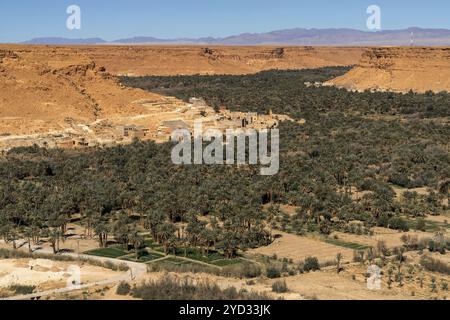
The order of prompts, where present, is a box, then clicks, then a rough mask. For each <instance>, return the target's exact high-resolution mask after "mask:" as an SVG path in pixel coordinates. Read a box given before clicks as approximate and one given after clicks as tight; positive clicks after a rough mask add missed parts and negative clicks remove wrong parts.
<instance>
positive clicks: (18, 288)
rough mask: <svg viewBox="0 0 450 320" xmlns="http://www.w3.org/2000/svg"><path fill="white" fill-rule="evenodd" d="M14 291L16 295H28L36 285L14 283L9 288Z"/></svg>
mask: <svg viewBox="0 0 450 320" xmlns="http://www.w3.org/2000/svg"><path fill="white" fill-rule="evenodd" d="M8 289H9V290H11V291H13V292H14V293H15V294H16V295H27V294H32V293H33V292H34V289H36V286H25V285H13V286H10V287H9V288H8Z"/></svg>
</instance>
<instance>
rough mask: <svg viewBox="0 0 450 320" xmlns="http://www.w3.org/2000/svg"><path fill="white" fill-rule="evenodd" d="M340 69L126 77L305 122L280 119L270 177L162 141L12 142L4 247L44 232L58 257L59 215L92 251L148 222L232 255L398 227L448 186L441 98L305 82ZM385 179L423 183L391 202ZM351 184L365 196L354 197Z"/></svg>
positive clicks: (447, 102) (159, 237) (449, 100)
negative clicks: (80, 231)
mask: <svg viewBox="0 0 450 320" xmlns="http://www.w3.org/2000/svg"><path fill="white" fill-rule="evenodd" d="M346 70H347V69H345V68H325V69H316V70H304V71H269V72H263V73H259V74H256V75H250V76H185V77H143V78H124V79H122V81H123V82H124V83H125V84H127V85H130V86H135V87H141V88H144V89H147V90H152V91H157V92H162V93H167V94H170V95H175V96H177V97H179V98H182V99H188V98H190V97H192V96H197V97H203V98H205V99H206V100H207V102H208V103H209V104H211V105H213V106H215V107H219V106H221V105H226V106H227V107H228V108H230V109H231V110H239V111H257V112H260V113H265V112H269V110H272V111H273V112H276V113H284V114H289V115H290V116H292V117H293V118H294V119H296V120H299V119H306V123H305V124H299V123H297V122H286V123H282V124H281V127H280V133H281V137H280V141H281V150H280V172H279V174H278V175H276V176H273V177H263V176H260V175H259V167H257V166H248V167H235V166H206V165H204V166H176V165H173V164H172V162H171V160H170V151H171V148H172V145H171V144H170V143H167V144H155V143H152V142H145V143H144V142H139V141H135V142H134V143H133V144H131V145H128V146H117V147H113V148H92V149H87V150H57V149H52V150H50V149H44V148H38V147H32V148H18V149H13V150H11V151H9V152H8V153H6V154H4V156H3V157H2V160H1V164H2V165H1V167H0V233H1V236H2V237H3V239H4V240H5V241H6V242H7V243H10V244H11V246H12V247H16V240H18V239H25V240H26V241H27V242H28V243H29V248H30V250H31V244H32V243H38V242H39V241H40V240H42V239H45V240H46V241H49V243H50V244H51V245H52V247H53V249H54V251H55V253H56V252H58V250H59V244H60V242H61V241H64V240H65V237H66V236H67V234H68V232H67V226H68V224H69V223H71V222H76V223H79V224H81V225H82V226H83V227H84V229H85V232H84V235H85V236H86V237H95V238H97V239H98V243H99V246H100V247H106V246H107V245H108V244H109V243H111V241H117V242H118V243H120V244H124V245H127V246H129V247H131V248H134V249H135V250H136V251H137V250H138V249H139V248H140V247H142V246H143V244H144V237H143V235H142V234H143V232H142V231H146V232H147V233H148V234H149V235H151V238H152V239H153V240H154V241H155V242H157V243H159V244H160V245H161V246H162V247H163V248H164V251H165V253H170V252H175V253H177V252H178V251H181V252H183V250H187V248H200V249H201V250H202V252H203V254H208V252H209V251H210V250H217V251H220V252H222V253H223V254H224V255H225V256H226V257H227V258H233V257H235V256H236V255H237V253H238V252H239V250H246V249H249V248H255V247H259V246H263V245H267V244H269V243H271V241H272V240H273V238H272V237H273V234H272V230H273V229H282V230H285V231H288V232H293V233H296V234H303V233H306V232H317V233H321V234H325V235H326V234H329V233H331V232H332V231H333V230H341V231H345V232H355V233H361V232H370V231H369V230H370V228H371V227H374V226H384V227H389V228H393V229H402V230H406V229H407V228H408V227H407V225H406V223H405V220H404V219H405V217H412V218H416V217H424V216H426V215H429V214H431V215H436V214H440V213H441V212H442V211H443V210H444V209H446V208H444V207H443V204H442V203H443V201H442V200H443V199H444V198H445V197H448V196H449V190H448V188H449V185H450V181H449V177H450V161H449V154H448V141H449V137H450V132H449V127H448V125H447V122H446V120H445V119H448V115H449V114H448V112H449V111H448V110H450V108H449V107H450V95H448V94H444V93H442V94H432V93H427V94H424V95H419V94H414V93H409V94H406V95H401V94H393V93H369V92H364V93H352V92H347V91H345V90H338V89H336V88H326V87H322V88H315V87H306V86H304V85H303V82H305V81H311V82H314V81H324V80H326V79H328V78H332V77H334V76H336V75H339V74H342V73H343V72H345V71H346ZM394 186H397V187H403V188H416V187H426V188H428V189H429V193H428V194H427V195H420V194H417V193H415V192H405V194H404V197H402V200H399V199H398V198H397V197H396V195H395V192H394V190H393V187H394ZM356 192H360V193H361V192H363V193H364V196H363V197H361V198H355V197H354V196H353V195H354V193H356ZM280 204H289V205H293V206H296V207H297V210H296V214H295V215H286V214H284V213H283V212H282V210H280V208H279V206H278V205H280ZM355 220H358V221H360V222H361V225H359V226H358V228H354V227H353V225H352V221H355Z"/></svg>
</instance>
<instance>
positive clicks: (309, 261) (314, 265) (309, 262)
mask: <svg viewBox="0 0 450 320" xmlns="http://www.w3.org/2000/svg"><path fill="white" fill-rule="evenodd" d="M318 270H320V264H319V259H317V258H316V257H308V258H306V259H305V262H304V263H303V271H304V272H310V271H318Z"/></svg>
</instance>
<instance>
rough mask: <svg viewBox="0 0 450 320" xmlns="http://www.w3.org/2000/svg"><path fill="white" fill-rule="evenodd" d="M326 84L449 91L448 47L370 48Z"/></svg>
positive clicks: (421, 91) (403, 90)
mask: <svg viewBox="0 0 450 320" xmlns="http://www.w3.org/2000/svg"><path fill="white" fill-rule="evenodd" d="M329 84H331V85H335V86H338V87H343V88H347V89H350V90H358V91H363V90H367V89H370V90H379V91H393V92H408V91H410V90H412V91H415V92H418V93H423V92H426V91H430V90H431V91H434V92H441V91H450V48H430V47H402V48H400V47H398V48H370V49H367V50H366V52H364V54H363V56H362V59H361V61H360V62H359V64H358V66H356V67H355V68H354V69H352V70H350V71H349V72H348V73H347V74H345V75H343V76H341V77H338V78H336V79H334V80H332V81H330V82H329Z"/></svg>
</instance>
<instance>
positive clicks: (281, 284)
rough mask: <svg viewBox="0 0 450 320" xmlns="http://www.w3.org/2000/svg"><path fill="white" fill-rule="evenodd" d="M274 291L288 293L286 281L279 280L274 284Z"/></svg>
mask: <svg viewBox="0 0 450 320" xmlns="http://www.w3.org/2000/svg"><path fill="white" fill-rule="evenodd" d="M272 291H273V292H276V293H286V292H288V291H289V289H288V286H287V284H286V281H285V280H283V281H281V280H279V281H276V282H274V283H273V284H272Z"/></svg>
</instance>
